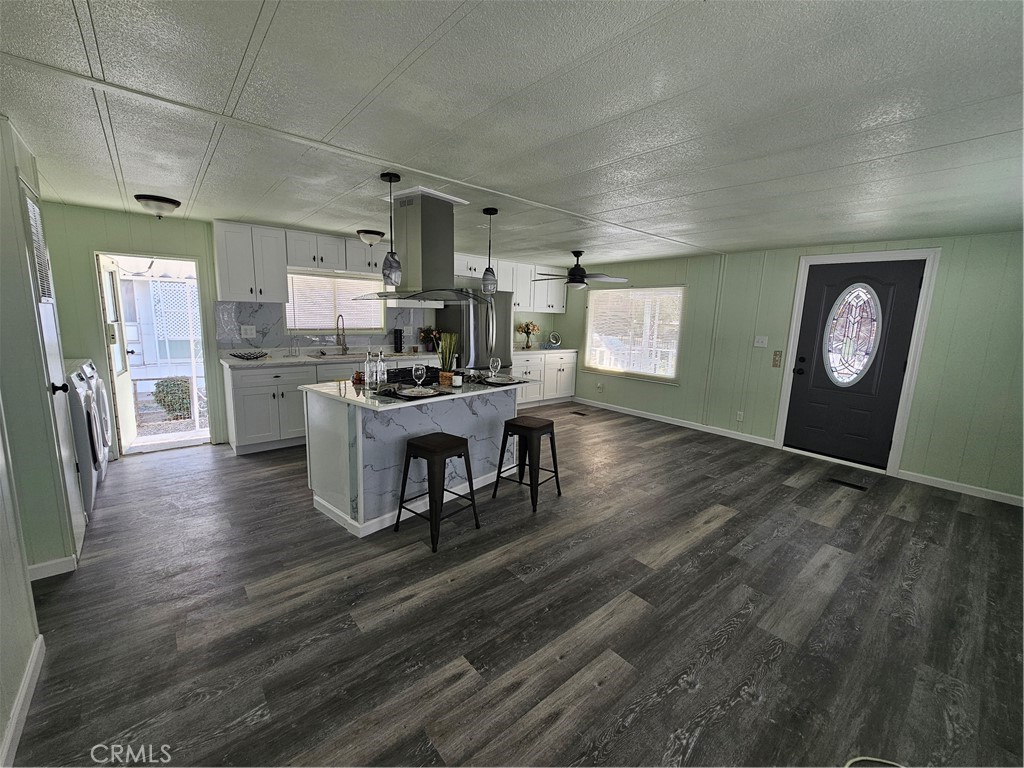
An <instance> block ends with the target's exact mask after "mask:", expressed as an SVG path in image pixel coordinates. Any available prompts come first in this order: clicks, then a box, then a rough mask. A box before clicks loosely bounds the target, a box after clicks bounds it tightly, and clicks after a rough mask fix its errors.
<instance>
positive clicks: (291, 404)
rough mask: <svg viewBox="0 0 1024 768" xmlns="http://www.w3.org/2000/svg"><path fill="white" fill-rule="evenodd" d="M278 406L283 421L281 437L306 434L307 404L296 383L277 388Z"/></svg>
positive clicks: (303, 435) (283, 438)
mask: <svg viewBox="0 0 1024 768" xmlns="http://www.w3.org/2000/svg"><path fill="white" fill-rule="evenodd" d="M277 408H278V415H279V417H280V421H281V431H280V435H281V439H282V440H287V439H288V438H290V437H305V436H306V406H305V404H304V403H303V400H302V392H300V391H299V388H298V387H297V386H295V385H292V386H283V387H278V388H277Z"/></svg>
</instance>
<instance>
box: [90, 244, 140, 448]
mask: <svg viewBox="0 0 1024 768" xmlns="http://www.w3.org/2000/svg"><path fill="white" fill-rule="evenodd" d="M97 258H98V260H99V267H100V300H101V302H102V304H103V322H104V326H103V327H104V332H105V333H106V337H107V363H108V364H109V366H110V377H111V384H112V386H111V387H110V390H111V394H112V395H113V397H114V414H115V422H116V424H117V439H118V444H119V447H118V451H117V453H118V455H123V454H124V453H125V452H126V451H127V450H128V448H129V447H130V446H131V444H132V443H133V442H135V439H136V438H137V437H138V421H137V420H136V418H135V391H134V387H133V384H132V374H131V372H130V371H129V370H128V355H131V354H135V350H134V349H127V348H126V346H125V344H126V342H125V330H124V316H123V315H122V314H121V282H120V274H119V272H118V267H117V262H116V261H114V260H113V259H112V258H110V257H109V256H104V255H99V256H98V257H97ZM111 448H113V446H111ZM111 458H114V457H113V456H111Z"/></svg>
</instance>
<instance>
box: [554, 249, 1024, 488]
mask: <svg viewBox="0 0 1024 768" xmlns="http://www.w3.org/2000/svg"><path fill="white" fill-rule="evenodd" d="M912 248H941V249H942V254H941V257H940V260H939V271H938V275H937V281H936V286H935V294H934V297H933V300H932V306H931V312H930V315H929V321H928V327H927V329H926V335H925V343H924V349H923V353H922V358H921V368H920V372H919V375H918V379H917V386H916V389H915V391H914V400H913V407H912V409H911V413H910V422H909V427H908V431H907V439H906V445H905V447H904V451H903V459H902V463H901V467H900V468H901V469H902V470H904V471H908V472H916V473H919V474H922V475H927V476H930V477H935V478H941V479H944V480H950V481H954V482H958V483H965V484H967V485H972V486H977V487H979V488H987V489H990V490H994V491H1001V492H1004V493H1010V494H1014V495H1020V494H1021V492H1022V463H1024V451H1022V445H1021V443H1022V440H1021V436H1022V419H1024V416H1022V391H1024V390H1022V381H1021V365H1022V360H1021V349H1022V332H1021V331H1022V328H1021V318H1022V307H1021V283H1022V243H1021V233H1020V232H1008V233H998V234H989V235H971V236H965V237H950V238H934V239H921V240H913V241H895V242H876V243H856V244H847V245H835V246H822V247H809V248H793V249H786V250H771V251H754V252H750V253H741V254H734V255H729V256H724V257H720V256H698V257H691V258H678V259H662V260H654V261H645V262H627V263H619V264H614V265H604V269H602V268H600V267H599V266H594V269H595V270H597V271H607V272H613V273H614V274H616V275H623V276H626V277H629V278H630V284H631V285H634V286H638V287H645V286H659V285H680V284H682V285H686V286H687V292H686V307H685V318H684V326H683V338H682V341H681V345H680V347H681V355H680V372H679V376H678V380H677V384H676V385H669V384H655V383H652V382H646V381H639V380H636V379H629V378H624V377H616V376H608V375H606V374H594V373H588V372H586V371H584V370H582V361H583V356H582V355H581V358H580V361H581V368H580V370H579V371H578V372H577V379H576V382H577V383H576V394H577V396H578V397H581V398H585V399H588V400H594V401H598V402H603V403H608V404H610V405H616V406H620V407H624V408H634V409H636V410H641V411H646V412H649V413H654V414H658V415H661V416H667V417H670V418H675V419H682V420H685V421H691V422H694V423H697V424H702V425H706V426H711V427H717V428H720V429H728V430H733V431H736V432H742V433H745V434H749V435H754V436H758V437H763V438H769V439H771V438H774V436H775V424H776V417H777V414H778V408H779V400H780V397H781V391H782V369H781V368H772V367H771V356H772V351H773V350H776V349H780V350H783V353H784V354H785V351H786V340H787V336H788V334H789V324H790V319H791V314H792V310H793V297H794V292H795V289H796V277H797V269H798V266H799V260H800V257H801V256H804V255H817V254H827V253H852V252H867V251H896V250H907V249H912ZM591 290H601V288H599V287H595V288H591ZM606 290H607V289H606ZM586 297H587V292H585V291H580V292H576V291H573V292H570V293H569V299H568V302H569V303H568V307H567V311H566V314H565V315H564V316H556V317H558V320H557V330H558V331H559V332H560V333H561V335H562V340H563V345H564V346H567V347H569V346H571V347H579V348H580V349H581V350H582V349H583V342H584V323H585V313H586ZM755 335H757V336H768V339H769V343H768V348H767V349H755V348H754V347H753V337H754V336H755ZM598 381H600V382H602V383H603V385H604V392H603V393H599V392H598V391H597V383H598ZM737 411H743V414H744V419H743V422H742V423H740V422H737V421H736V420H735V419H736V412H737Z"/></svg>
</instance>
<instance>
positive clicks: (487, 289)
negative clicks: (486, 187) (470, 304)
mask: <svg viewBox="0 0 1024 768" xmlns="http://www.w3.org/2000/svg"><path fill="white" fill-rule="evenodd" d="M497 213H498V209H497V208H484V216H486V217H487V269H485V270H484V274H483V277H481V278H480V290H481V291H483V292H484V293H496V292H497V290H498V277H497V275H495V274H494V268H493V267H492V266H491V218H492V217H493V216H494V215H495V214H497Z"/></svg>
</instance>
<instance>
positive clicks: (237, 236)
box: [213, 221, 257, 301]
mask: <svg viewBox="0 0 1024 768" xmlns="http://www.w3.org/2000/svg"><path fill="white" fill-rule="evenodd" d="M213 234H214V253H215V256H216V258H215V266H216V270H217V300H218V301H256V300H257V299H256V272H255V269H254V267H253V258H252V227H251V226H249V225H248V224H234V223H232V222H230V221H215V222H214V223H213Z"/></svg>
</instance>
